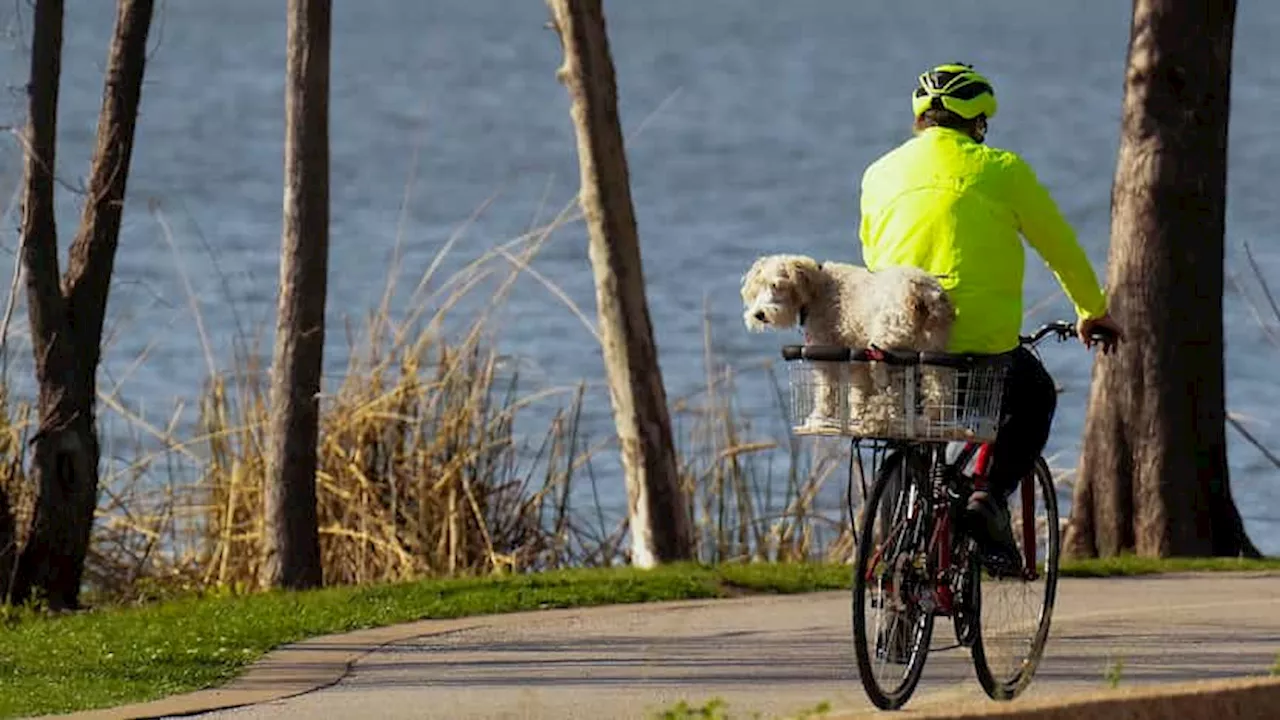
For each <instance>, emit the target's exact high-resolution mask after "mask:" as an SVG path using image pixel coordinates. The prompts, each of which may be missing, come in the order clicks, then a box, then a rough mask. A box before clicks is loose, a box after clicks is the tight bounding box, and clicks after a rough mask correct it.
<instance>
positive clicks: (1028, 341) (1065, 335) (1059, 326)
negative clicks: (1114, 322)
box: [1018, 320, 1118, 348]
mask: <svg viewBox="0 0 1280 720" xmlns="http://www.w3.org/2000/svg"><path fill="white" fill-rule="evenodd" d="M1049 335H1057V336H1058V342H1065V341H1067V340H1070V339H1071V338H1074V337H1078V333H1077V332H1076V325H1075V323H1071V322H1067V321H1066V320H1058V321H1056V322H1051V323H1046V324H1044V325H1041V326H1040V329H1039V330H1036V331H1035V332H1034V333H1031V334H1030V335H1019V336H1018V342H1019V343H1021V344H1022V345H1026V346H1029V347H1034V346H1036V345H1039V344H1040V342H1041V341H1042V340H1044V338H1046V337H1048V336H1049ZM1089 339H1090V340H1092V341H1094V342H1096V343H1099V344H1101V345H1102V346H1103V347H1104V348H1109V347H1111V346H1113V345H1115V344H1116V341H1117V340H1118V338H1117V336H1116V334H1115V333H1114V332H1112V331H1111V330H1106V329H1100V328H1095V329H1094V330H1093V332H1091V333H1089Z"/></svg>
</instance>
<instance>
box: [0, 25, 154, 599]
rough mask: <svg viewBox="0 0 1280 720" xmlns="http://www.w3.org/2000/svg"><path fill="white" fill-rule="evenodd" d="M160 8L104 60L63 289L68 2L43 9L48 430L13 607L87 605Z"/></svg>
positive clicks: (40, 253) (36, 295)
mask: <svg viewBox="0 0 1280 720" xmlns="http://www.w3.org/2000/svg"><path fill="white" fill-rule="evenodd" d="M153 4H154V2H153V0H120V2H119V4H118V6H117V15H116V26H115V33H114V35H113V37H112V42H111V48H110V50H109V51H108V56H107V70H106V77H105V80H104V91H103V103H102V110H101V113H100V115H99V117H98V140H97V149H96V152H95V155H94V162H93V167H92V168H91V170H90V178H89V185H88V193H89V194H88V198H87V199H86V202H85V208H84V212H83V215H82V217H81V227H80V232H79V233H78V234H77V236H76V238H75V241H74V242H73V243H72V247H71V262H70V267H69V269H68V272H67V276H66V278H65V279H63V281H62V282H59V278H58V247H57V242H58V240H57V227H56V224H55V222H54V205H53V182H54V169H55V163H54V158H55V146H56V142H55V140H56V136H57V106H58V79H59V75H60V69H61V54H62V16H63V10H62V2H61V1H60V0H38V2H37V4H36V12H35V19H34V31H33V34H32V49H31V82H30V85H29V87H28V96H29V119H28V124H27V155H26V158H25V163H24V169H25V174H26V183H25V190H24V200H23V221H22V236H23V246H22V247H23V250H22V261H23V265H24V268H25V271H26V275H27V313H28V317H29V319H30V323H31V337H32V350H33V353H34V355H35V363H36V380H37V382H38V383H39V388H40V389H39V399H38V407H39V415H40V427H39V429H38V430H37V432H36V434H35V436H34V437H33V438H32V442H33V444H34V445H35V448H34V451H33V456H34V474H35V478H36V483H37V486H38V488H39V496H38V498H37V500H36V507H35V512H34V513H33V518H32V526H31V530H30V532H29V534H28V538H27V542H26V545H25V546H24V547H23V549H22V552H21V554H20V556H19V558H18V561H17V570H16V573H15V577H14V585H13V589H12V599H13V600H14V601H17V602H21V601H24V600H26V599H28V598H30V597H31V596H32V595H33V594H37V593H38V594H40V595H42V596H43V597H44V599H45V600H46V601H47V602H48V603H49V605H50V607H52V608H54V609H63V608H75V607H78V605H79V594H80V582H81V579H82V577H83V574H84V562H85V556H86V554H87V553H88V549H89V537H90V534H91V532H92V530H93V515H94V510H95V508H96V505H97V497H98V454H99V450H98V437H97V430H96V427H95V418H94V413H95V394H96V378H95V375H96V371H97V366H98V360H99V356H100V351H101V350H100V345H101V336H102V324H103V319H104V317H105V314H106V306H107V295H108V291H109V289H110V283H111V271H112V266H113V262H114V258H115V251H116V246H117V242H118V239H119V234H120V216H121V212H122V211H123V206H124V196H125V185H126V181H127V179H128V176H129V161H130V158H131V156H132V150H133V135H134V126H135V123H136V119H137V112H138V104H139V101H140V98H141V92H142V78H143V73H144V69H145V64H146V50H147V34H148V31H149V29H150V25H151V16H152V9H153Z"/></svg>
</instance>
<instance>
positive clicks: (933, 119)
mask: <svg viewBox="0 0 1280 720" xmlns="http://www.w3.org/2000/svg"><path fill="white" fill-rule="evenodd" d="M911 104H912V110H913V111H914V115H915V123H914V127H913V131H914V132H913V137H912V138H910V139H909V140H907V141H906V142H904V143H903V144H901V145H900V146H898V147H897V148H894V149H893V150H890V151H889V152H888V153H886V154H885V155H884V156H882V157H881V158H879V159H878V160H876V161H875V162H873V163H872V164H871V165H870V166H869V167H868V168H867V169H866V171H865V173H864V174H863V177H862V187H861V212H862V219H861V226H860V229H859V234H860V237H861V240H862V250H863V261H864V263H865V264H866V266H867V267H868V268H870V269H872V270H875V269H877V268H880V267H884V266H888V265H912V266H916V267H919V268H921V269H923V270H926V271H928V272H931V273H933V274H934V275H937V276H939V277H940V278H941V280H942V284H943V287H944V288H945V289H946V290H947V292H948V294H949V295H950V297H951V300H952V302H953V303H954V305H955V308H956V320H955V325H954V326H953V329H952V334H951V340H950V345H949V347H948V350H949V351H950V352H953V353H984V354H985V353H1005V352H1009V351H1012V353H1011V357H1010V361H1011V362H1010V369H1009V374H1008V376H1007V379H1006V384H1005V391H1004V404H1003V406H1002V415H1003V419H1004V423H1003V425H1002V426H1001V428H1000V430H999V432H998V434H997V436H996V439H995V442H994V443H993V444H992V446H991V453H990V457H989V459H988V465H987V472H986V487H985V489H984V488H982V487H979V488H978V489H977V490H975V491H974V493H973V494H972V496H970V498H969V500H968V504H967V506H966V512H965V523H964V524H965V527H966V530H967V531H968V532H969V533H970V534H971V536H972V537H973V538H974V539H975V540H976V541H977V542H978V544H979V547H980V548H981V550H982V552H983V555H984V556H985V557H986V558H988V560H989V561H990V563H1000V564H1002V565H1003V564H1005V563H1012V564H1014V565H1020V561H1019V560H1018V552H1017V546H1016V544H1015V543H1014V539H1013V532H1012V529H1011V526H1010V521H1009V510H1008V505H1007V503H1008V496H1009V495H1010V494H1011V493H1012V491H1013V490H1014V488H1016V487H1017V485H1018V482H1019V481H1020V480H1021V479H1022V478H1023V477H1026V476H1027V475H1029V474H1030V472H1031V470H1032V467H1033V466H1034V464H1035V460H1036V458H1037V457H1038V456H1039V455H1040V454H1041V452H1042V451H1043V450H1044V445H1045V443H1046V442H1047V441H1048V439H1049V430H1050V426H1051V425H1052V422H1053V415H1054V411H1055V410H1056V406H1057V390H1056V388H1055V386H1054V384H1053V380H1052V379H1051V378H1050V377H1049V374H1048V373H1047V372H1046V371H1045V369H1044V366H1043V365H1041V363H1040V361H1039V360H1038V359H1037V358H1036V356H1035V355H1034V354H1032V353H1031V352H1030V351H1029V350H1027V349H1025V348H1022V347H1020V346H1019V344H1018V333H1019V330H1020V328H1021V322H1022V281H1023V264H1024V251H1023V247H1022V240H1021V239H1020V238H1019V235H1021V236H1022V237H1025V238H1026V240H1027V242H1028V243H1029V244H1030V245H1031V246H1032V247H1033V248H1034V249H1035V250H1036V251H1037V252H1038V253H1039V255H1040V256H1041V257H1042V258H1043V259H1044V260H1045V261H1046V262H1047V264H1048V266H1049V267H1050V269H1052V270H1053V272H1054V274H1055V276H1056V277H1057V279H1058V282H1059V283H1060V284H1061V286H1062V288H1063V290H1064V291H1065V292H1066V294H1067V297H1068V298H1069V299H1070V300H1071V301H1072V303H1073V304H1074V305H1075V309H1076V314H1077V316H1078V325H1077V330H1078V332H1079V336H1080V338H1081V339H1082V340H1083V342H1084V344H1085V346H1086V347H1091V346H1092V342H1091V340H1090V333H1091V332H1095V331H1098V330H1102V331H1111V332H1113V333H1114V334H1115V337H1116V338H1117V339H1118V338H1119V337H1120V332H1119V331H1120V328H1119V327H1118V326H1117V325H1116V323H1115V322H1114V321H1113V320H1112V319H1111V317H1110V316H1109V315H1108V313H1107V300H1106V297H1105V296H1104V295H1103V292H1102V289H1101V288H1100V287H1099V285H1098V280H1097V277H1096V276H1095V275H1094V272H1093V269H1092V268H1091V267H1090V265H1089V260H1088V258H1087V257H1086V256H1085V253H1084V251H1083V250H1082V249H1081V247H1080V245H1079V243H1078V242H1077V241H1076V236H1075V233H1074V231H1073V230H1072V228H1071V226H1070V225H1069V224H1068V223H1067V222H1066V220H1065V219H1064V218H1063V217H1062V214H1061V213H1060V212H1059V210H1058V206H1057V205H1056V204H1055V203H1054V201H1053V199H1052V198H1051V197H1050V195H1049V193H1048V192H1047V191H1046V189H1045V188H1044V186H1043V185H1041V184H1040V182H1039V180H1038V179H1037V177H1036V175H1035V173H1034V172H1033V171H1032V169H1031V168H1030V166H1028V165H1027V163H1026V162H1025V161H1023V160H1022V158H1021V157H1019V156H1018V155H1017V154H1015V153H1013V152H1010V151H1008V150H1000V149H996V148H994V147H990V146H988V145H986V144H985V139H986V134H987V121H988V120H989V119H990V118H992V117H994V116H995V114H996V97H995V91H994V90H993V88H992V86H991V83H990V82H989V81H988V80H987V79H986V78H985V77H983V76H982V75H980V74H978V73H977V72H975V71H974V69H973V67H972V66H971V65H964V64H960V63H953V64H947V65H939V66H937V67H935V68H933V69H932V70H929V71H928V72H925V73H924V74H922V75H920V76H919V78H918V81H917V84H916V88H915V91H914V93H913V95H912V101H911Z"/></svg>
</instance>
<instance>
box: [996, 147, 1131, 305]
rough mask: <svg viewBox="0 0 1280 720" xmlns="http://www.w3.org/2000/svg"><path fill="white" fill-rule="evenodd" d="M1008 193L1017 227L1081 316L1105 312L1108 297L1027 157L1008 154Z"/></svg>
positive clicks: (1074, 235)
mask: <svg viewBox="0 0 1280 720" xmlns="http://www.w3.org/2000/svg"><path fill="white" fill-rule="evenodd" d="M1011 160H1012V163H1011V170H1012V177H1011V178H1010V180H1011V181H1012V188H1011V197H1012V198H1013V200H1014V202H1013V210H1014V213H1015V215H1016V216H1017V218H1018V225H1019V227H1018V229H1019V230H1020V231H1021V232H1022V235H1023V237H1025V238H1026V239H1027V242H1028V243H1030V245H1031V247H1033V248H1035V251H1036V252H1037V253H1039V254H1040V257H1042V258H1044V260H1045V262H1046V263H1047V264H1048V265H1049V269H1050V270H1052V271H1053V274H1054V276H1055V277H1057V278H1058V283H1059V284H1060V285H1061V286H1062V289H1063V291H1065V292H1066V294H1067V297H1068V298H1070V299H1071V302H1072V303H1073V304H1074V305H1075V308H1076V314H1077V315H1079V316H1080V317H1083V318H1093V317H1100V316H1102V315H1105V314H1106V313H1107V298H1106V296H1105V295H1104V294H1103V292H1102V288H1101V287H1100V286H1099V285H1098V277H1097V275H1095V274H1094V272H1093V267H1092V266H1091V265H1090V264H1089V258H1088V256H1087V255H1085V252H1084V249H1083V248H1081V247H1080V243H1079V242H1078V241H1077V240H1076V233H1075V231H1074V230H1073V229H1072V228H1071V225H1070V224H1069V223H1068V222H1067V220H1066V218H1064V217H1063V216H1062V213H1061V211H1059V209H1058V205H1057V203H1055V202H1054V200H1053V198H1052V197H1051V196H1050V195H1049V191H1048V190H1047V189H1045V187H1044V185H1042V184H1040V180H1039V179H1038V178H1037V177H1036V174H1035V171H1033V170H1032V169H1031V166H1030V165H1028V164H1027V163H1026V161H1024V160H1022V159H1021V158H1019V157H1017V156H1016V155H1011Z"/></svg>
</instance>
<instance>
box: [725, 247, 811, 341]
mask: <svg viewBox="0 0 1280 720" xmlns="http://www.w3.org/2000/svg"><path fill="white" fill-rule="evenodd" d="M819 272H820V270H819V269H818V262H817V261H816V260H814V259H813V258H809V257H805V256H803V255H766V256H765V257H762V258H759V259H758V260H756V261H755V263H754V264H752V266H751V269H749V270H747V274H746V275H743V276H742V304H743V306H744V310H743V312H742V319H743V322H745V323H746V326H747V329H748V330H751V331H753V332H761V331H763V330H767V329H782V328H789V327H792V326H794V325H795V324H796V323H797V322H798V321H799V319H800V309H801V308H802V307H804V306H805V305H806V304H808V303H809V301H810V300H811V299H812V298H813V284H814V283H815V282H816V281H817V275H818V273H819Z"/></svg>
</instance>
